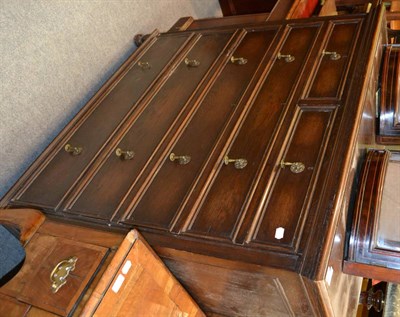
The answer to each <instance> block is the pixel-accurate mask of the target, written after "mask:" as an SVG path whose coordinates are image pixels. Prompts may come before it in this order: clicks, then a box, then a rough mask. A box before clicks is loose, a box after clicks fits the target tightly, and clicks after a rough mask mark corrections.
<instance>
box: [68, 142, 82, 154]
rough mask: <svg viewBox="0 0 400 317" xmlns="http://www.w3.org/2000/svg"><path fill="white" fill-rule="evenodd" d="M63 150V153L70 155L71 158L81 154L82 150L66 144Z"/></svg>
mask: <svg viewBox="0 0 400 317" xmlns="http://www.w3.org/2000/svg"><path fill="white" fill-rule="evenodd" d="M64 150H65V152H67V153H70V154H72V155H73V156H76V155H79V154H81V153H82V150H83V148H82V147H80V146H72V145H71V144H66V145H65V146H64Z"/></svg>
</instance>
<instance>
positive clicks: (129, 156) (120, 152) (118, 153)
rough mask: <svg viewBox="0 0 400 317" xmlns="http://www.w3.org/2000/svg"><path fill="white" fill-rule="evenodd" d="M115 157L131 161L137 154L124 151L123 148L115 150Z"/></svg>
mask: <svg viewBox="0 0 400 317" xmlns="http://www.w3.org/2000/svg"><path fill="white" fill-rule="evenodd" d="M115 155H116V156H118V157H119V158H121V159H123V160H131V159H133V157H134V156H135V152H133V151H130V150H127V151H123V150H122V149H121V148H117V149H116V150H115Z"/></svg>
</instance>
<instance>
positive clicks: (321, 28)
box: [2, 7, 386, 316]
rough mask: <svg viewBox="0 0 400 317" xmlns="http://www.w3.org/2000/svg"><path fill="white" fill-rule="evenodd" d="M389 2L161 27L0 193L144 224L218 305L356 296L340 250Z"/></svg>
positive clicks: (288, 311) (18, 202)
mask: <svg viewBox="0 0 400 317" xmlns="http://www.w3.org/2000/svg"><path fill="white" fill-rule="evenodd" d="M382 12H383V11H382V10H380V8H379V7H378V8H374V9H372V10H371V12H370V13H368V14H359V15H351V16H350V15H349V16H341V17H336V18H316V19H306V20H288V21H282V22H280V23H276V22H275V23H272V22H271V23H269V22H263V23H260V22H257V23H248V24H243V25H232V24H230V25H229V24H228V25H226V23H224V20H223V19H221V20H210V21H206V20H205V21H201V20H200V21H192V20H190V19H188V20H187V23H182V21H180V22H179V23H177V24H176V25H175V26H174V27H173V28H172V29H171V31H170V32H167V33H164V34H159V33H158V32H154V33H153V34H151V35H150V37H149V38H148V39H147V40H146V42H145V43H144V44H143V45H142V46H141V47H140V48H139V49H138V50H137V51H136V52H135V53H134V54H133V55H132V56H131V57H130V58H129V59H128V60H127V61H126V62H125V63H124V64H123V65H122V67H121V68H120V69H119V70H118V71H117V73H116V74H115V75H114V76H113V77H112V78H111V79H110V80H109V81H108V82H107V83H106V85H105V86H104V87H103V88H102V89H101V90H100V91H99V92H98V93H97V94H96V95H95V96H94V97H93V98H92V100H91V101H90V102H89V103H88V104H87V105H86V106H85V107H84V109H82V111H81V112H80V113H79V114H78V115H77V117H76V118H75V119H74V120H73V121H72V122H71V123H70V124H69V125H68V126H67V127H66V128H65V129H64V131H63V132H62V133H61V134H60V135H59V136H58V137H57V138H56V139H55V140H54V141H53V142H52V143H51V145H50V146H49V147H48V148H47V149H46V151H45V152H44V153H43V154H42V155H41V156H40V157H39V159H38V160H37V161H36V162H35V163H34V164H33V165H32V166H31V168H30V169H29V170H28V171H27V172H26V173H25V175H24V176H23V177H22V178H21V179H20V180H19V181H18V182H17V184H16V185H15V186H14V187H13V188H12V189H11V191H10V192H9V193H8V194H7V195H6V196H5V197H4V199H3V200H2V206H13V207H18V206H21V207H31V208H39V209H41V210H43V211H44V212H45V213H47V214H48V215H49V216H53V217H54V218H56V219H59V220H61V221H62V220H68V221H79V222H85V223H91V224H93V225H100V226H108V227H113V228H115V229H119V230H128V229H129V228H132V227H135V228H138V229H139V230H140V231H141V232H142V234H143V235H144V236H145V238H146V239H147V240H148V241H149V242H150V244H151V245H152V246H153V247H154V248H155V249H156V251H158V252H159V254H160V255H161V256H162V257H163V258H164V260H165V261H166V263H167V265H168V266H169V268H170V269H171V270H172V271H173V272H174V273H175V274H176V275H177V277H178V278H179V279H180V281H181V282H182V284H183V285H184V286H186V287H187V288H188V289H189V292H190V293H191V294H192V295H193V297H194V298H195V299H196V300H197V301H198V302H199V304H200V306H201V307H202V308H203V309H204V310H205V311H206V312H208V313H210V314H211V313H212V314H215V315H218V314H219V315H226V316H243V315H252V316H263V315H271V314H273V315H274V316H286V315H296V316H310V315H337V316H342V315H341V314H343V313H346V312H353V311H354V309H355V307H356V301H357V298H358V294H357V288H358V287H359V286H360V280H359V278H356V277H354V278H352V277H349V276H344V275H343V274H342V273H341V267H340V264H338V262H337V261H338V260H337V258H335V257H339V258H340V257H341V248H342V247H343V243H344V238H345V237H344V235H345V232H344V227H345V222H346V217H347V210H348V207H349V197H350V192H351V190H350V189H351V186H352V183H353V177H354V173H355V165H354V164H353V163H357V150H356V145H357V142H358V140H359V139H360V134H361V133H364V134H366V135H370V134H371V133H373V131H374V129H373V125H372V126H371V125H368V124H366V126H365V127H364V126H363V125H364V123H363V122H364V121H363V120H364V119H363V111H364V110H365V109H364V105H365V104H371V103H373V98H374V95H373V94H371V93H368V89H367V87H368V85H369V84H370V85H374V84H375V83H374V80H375V78H376V77H377V75H376V74H375V70H374V69H376V68H374V67H376V65H375V64H374V60H380V58H379V56H380V55H381V48H380V47H381V44H382V43H384V42H385V40H386V35H385V29H384V27H383V26H384V21H383V13H382ZM374 65H375V66H374ZM360 127H361V128H360ZM360 131H361V132H360ZM364 136H365V135H364ZM335 236H336V237H337V239H338V240H339V242H338V241H337V240H336V242H337V243H334V240H335ZM340 237H341V238H340ZM332 261H333V262H332ZM335 261H336V262H335ZM340 261H341V259H340V260H339V262H340ZM329 268H330V270H331V271H329ZM327 274H328V277H329V276H330V277H329V278H328V280H327ZM332 274H334V275H333V276H334V277H333V278H332ZM344 281H345V283H344ZM204 283H206V284H204ZM207 283H208V284H207ZM207 285H209V287H208V286H207ZM343 285H347V286H346V289H347V288H348V289H349V291H348V292H349V294H348V296H345V300H343V302H342V303H340V304H338V303H334V301H335V299H332V298H335V296H336V295H335V294H338V293H337V292H338V290H336V288H340V287H343ZM349 285H350V286H349ZM218 296H219V297H221V298H222V299H221V298H220V299H218V298H219V297H218ZM266 296H268V298H265V297H266ZM346 310H347V311H346Z"/></svg>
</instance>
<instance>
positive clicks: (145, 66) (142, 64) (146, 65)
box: [138, 61, 151, 69]
mask: <svg viewBox="0 0 400 317" xmlns="http://www.w3.org/2000/svg"><path fill="white" fill-rule="evenodd" d="M138 66H139V67H140V68H141V69H150V68H151V65H150V63H149V62H142V61H139V62H138Z"/></svg>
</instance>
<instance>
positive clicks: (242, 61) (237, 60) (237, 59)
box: [231, 56, 247, 65]
mask: <svg viewBox="0 0 400 317" xmlns="http://www.w3.org/2000/svg"><path fill="white" fill-rule="evenodd" d="M231 63H232V64H236V65H244V64H247V59H245V58H243V57H234V56H232V57H231Z"/></svg>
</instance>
